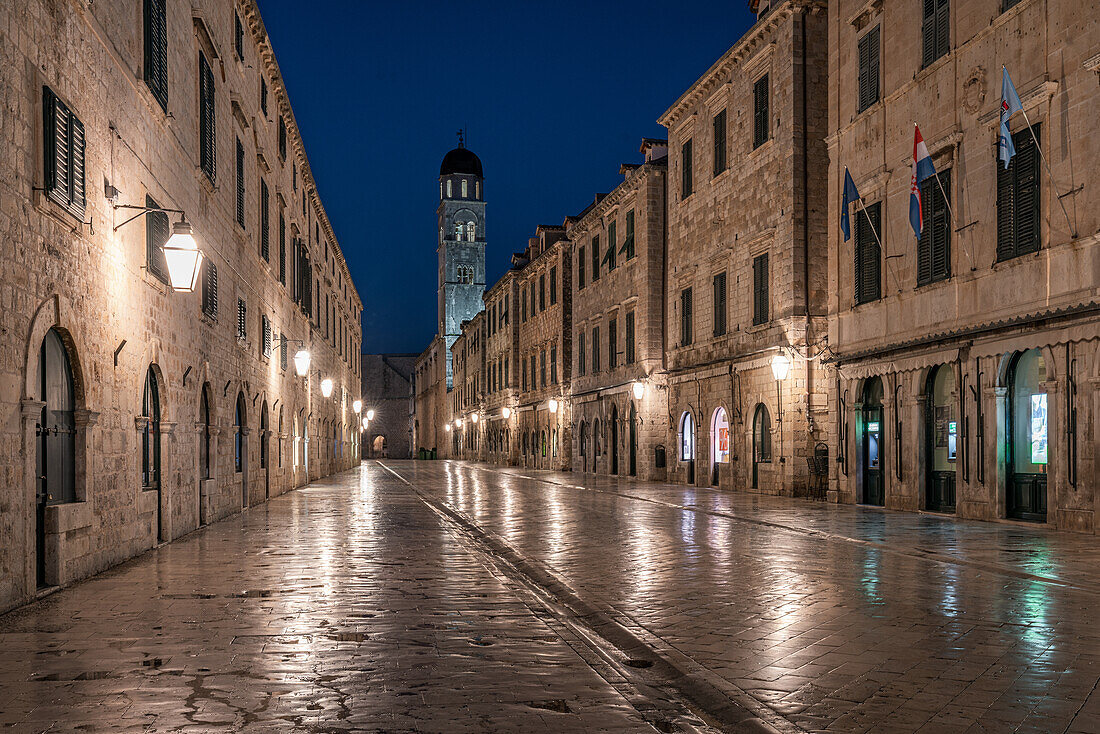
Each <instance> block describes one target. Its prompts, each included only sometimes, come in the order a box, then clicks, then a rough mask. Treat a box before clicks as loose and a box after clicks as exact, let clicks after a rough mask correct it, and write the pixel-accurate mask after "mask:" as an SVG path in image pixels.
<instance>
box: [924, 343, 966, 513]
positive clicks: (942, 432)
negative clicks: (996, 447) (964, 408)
mask: <svg viewBox="0 0 1100 734" xmlns="http://www.w3.org/2000/svg"><path fill="white" fill-rule="evenodd" d="M925 394H926V396H927V397H926V403H925V405H926V409H925V416H924V427H925V431H924V434H925V439H924V440H925V452H926V453H925V467H926V472H927V473H926V475H925V506H926V507H927V508H928V509H929V510H932V511H934V512H954V511H955V455H956V453H957V451H958V442H957V441H958V422H957V419H956V418H955V401H956V395H955V370H954V369H953V368H952V366H951V365H947V364H941V365H940V366H939V367H936V368H935V369H933V370H932V371H931V372H930V373H929V374H928V382H927V383H926V384H925Z"/></svg>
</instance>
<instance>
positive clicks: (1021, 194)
mask: <svg viewBox="0 0 1100 734" xmlns="http://www.w3.org/2000/svg"><path fill="white" fill-rule="evenodd" d="M1034 130H1035V137H1036V138H1037V137H1039V125H1038V124H1036V125H1034ZM1014 144H1015V145H1016V155H1015V156H1013V158H1012V165H1014V166H1015V167H1016V170H1015V171H1013V173H1014V178H1015V180H1014V182H1013V184H1014V187H1015V193H1016V236H1015V240H1016V254H1017V255H1024V254H1026V253H1029V252H1036V251H1038V250H1039V237H1040V229H1039V224H1040V219H1039V215H1040V208H1039V207H1040V199H1039V150H1038V148H1036V147H1035V140H1034V139H1033V138H1032V137H1031V135H1030V134H1028V133H1027V131H1026V130H1024V131H1021V132H1020V133H1019V134H1018V135H1016V136H1014ZM1000 167H1001V168H1003V166H1000Z"/></svg>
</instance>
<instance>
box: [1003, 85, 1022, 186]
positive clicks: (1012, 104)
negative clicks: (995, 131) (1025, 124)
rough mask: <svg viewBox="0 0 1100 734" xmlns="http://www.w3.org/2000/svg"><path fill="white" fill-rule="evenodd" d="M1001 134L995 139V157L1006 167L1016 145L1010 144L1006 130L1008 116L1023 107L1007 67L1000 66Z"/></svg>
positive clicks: (1010, 136) (1010, 134) (1009, 136)
mask: <svg viewBox="0 0 1100 734" xmlns="http://www.w3.org/2000/svg"><path fill="white" fill-rule="evenodd" d="M1001 72H1002V75H1001V134H1000V138H999V139H998V140H997V157H998V158H999V159H1000V160H1001V161H1002V162H1003V163H1004V164H1005V168H1008V164H1009V161H1011V160H1012V156H1014V155H1016V146H1015V145H1013V144H1012V133H1010V132H1009V131H1008V118H1010V117H1012V115H1013V113H1016V112H1020V111H1021V110H1023V109H1024V107H1023V105H1021V104H1020V95H1018V94H1016V87H1014V86H1013V85H1012V77H1010V76H1009V75H1008V69H1006V68H1005V67H1003V66H1002V67H1001Z"/></svg>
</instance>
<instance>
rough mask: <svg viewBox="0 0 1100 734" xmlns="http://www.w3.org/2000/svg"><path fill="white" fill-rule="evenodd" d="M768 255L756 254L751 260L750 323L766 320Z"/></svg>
mask: <svg viewBox="0 0 1100 734" xmlns="http://www.w3.org/2000/svg"><path fill="white" fill-rule="evenodd" d="M768 306H769V304H768V256H767V254H763V255H757V256H756V258H754V259H753V261H752V323H753V324H754V325H759V324H766V323H767V322H768Z"/></svg>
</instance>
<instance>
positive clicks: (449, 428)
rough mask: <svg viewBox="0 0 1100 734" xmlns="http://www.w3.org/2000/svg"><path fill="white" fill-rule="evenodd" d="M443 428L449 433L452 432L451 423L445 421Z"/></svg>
mask: <svg viewBox="0 0 1100 734" xmlns="http://www.w3.org/2000/svg"><path fill="white" fill-rule="evenodd" d="M443 430H444V431H446V432H447V433H450V432H451V424H450V423H444V424H443Z"/></svg>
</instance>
